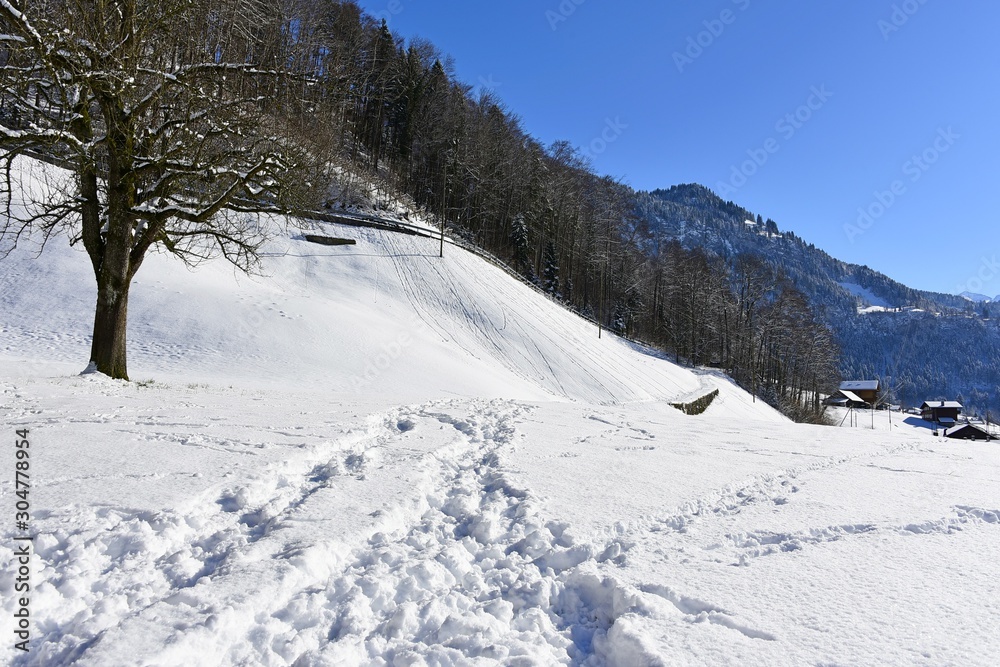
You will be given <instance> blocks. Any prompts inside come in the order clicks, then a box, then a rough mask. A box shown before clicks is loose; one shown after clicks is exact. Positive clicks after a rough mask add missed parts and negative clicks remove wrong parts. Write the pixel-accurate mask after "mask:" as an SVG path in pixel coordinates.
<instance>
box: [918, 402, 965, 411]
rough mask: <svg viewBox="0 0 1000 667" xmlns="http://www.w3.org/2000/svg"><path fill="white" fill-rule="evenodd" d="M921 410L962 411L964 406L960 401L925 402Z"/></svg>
mask: <svg viewBox="0 0 1000 667" xmlns="http://www.w3.org/2000/svg"><path fill="white" fill-rule="evenodd" d="M920 407H921V408H958V409H959V410H961V409H962V407H963V406H962V404H961V403H959V402H958V401H924V404H923V405H921V406H920Z"/></svg>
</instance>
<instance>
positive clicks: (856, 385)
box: [840, 380, 878, 391]
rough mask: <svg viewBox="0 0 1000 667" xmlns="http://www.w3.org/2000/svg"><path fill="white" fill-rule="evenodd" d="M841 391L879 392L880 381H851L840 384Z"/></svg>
mask: <svg viewBox="0 0 1000 667" xmlns="http://www.w3.org/2000/svg"><path fill="white" fill-rule="evenodd" d="M840 390H841V391H845V390H846V391H878V380H849V381H847V382H841V383H840Z"/></svg>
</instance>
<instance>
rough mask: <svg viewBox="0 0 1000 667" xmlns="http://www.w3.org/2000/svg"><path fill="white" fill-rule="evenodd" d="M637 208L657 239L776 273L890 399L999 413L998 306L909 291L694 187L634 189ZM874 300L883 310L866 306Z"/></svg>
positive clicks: (857, 374) (848, 372)
mask: <svg viewBox="0 0 1000 667" xmlns="http://www.w3.org/2000/svg"><path fill="white" fill-rule="evenodd" d="M636 210H637V212H638V215H639V216H640V217H641V218H642V219H643V220H645V221H646V223H647V224H648V225H649V227H650V229H651V233H652V235H653V237H654V238H656V239H657V242H658V243H664V242H668V243H669V242H677V243H680V244H682V245H683V246H684V247H688V248H701V249H704V250H706V251H708V252H711V253H714V254H716V255H718V256H719V257H721V258H723V260H724V261H730V262H731V261H733V259H734V258H735V257H738V256H740V255H742V254H751V255H755V256H757V257H760V258H762V259H763V260H764V261H765V262H766V263H767V264H769V265H770V266H772V267H774V269H775V270H777V271H780V272H781V273H783V274H784V275H785V276H786V277H787V278H788V279H789V280H790V281H791V282H792V283H793V284H794V285H795V286H796V287H797V288H798V289H799V290H801V291H802V292H803V293H804V294H805V295H807V297H808V298H809V302H810V303H811V304H812V306H813V307H814V308H815V309H816V311H817V312H818V313H820V316H821V318H822V320H823V321H824V322H825V323H827V324H828V325H829V326H830V327H831V329H832V330H833V331H834V332H835V333H836V339H837V341H838V343H839V344H840V347H841V350H842V356H841V360H840V370H841V372H842V373H843V375H844V377H850V378H859V379H860V378H867V379H873V378H880V379H882V380H883V381H884V384H885V386H887V387H888V388H889V390H890V393H891V396H887V398H889V399H891V400H894V401H902V402H904V403H906V404H908V405H919V404H920V402H922V401H923V400H927V399H943V398H948V399H955V398H957V399H958V400H961V401H963V402H964V403H966V404H967V406H968V407H969V408H970V409H972V410H974V411H978V412H980V413H984V412H986V411H989V410H992V411H993V412H994V414H995V413H996V412H998V411H1000V383H998V382H997V378H1000V307H998V306H1000V304H994V303H975V302H972V301H969V300H968V299H966V298H963V297H961V296H955V295H951V294H940V293H933V292H924V291H920V290H915V289H911V288H909V287H907V286H905V285H902V284H901V283H898V282H896V281H894V280H892V279H891V278H889V277H887V276H885V275H883V274H881V273H879V272H877V271H874V270H872V269H870V268H869V267H867V266H859V265H856V264H849V263H846V262H842V261H840V260H837V259H835V258H833V257H831V256H830V255H829V254H827V253H826V252H824V251H822V250H820V249H818V248H816V247H815V246H813V245H812V244H810V243H807V242H805V241H804V240H802V239H800V238H799V237H797V236H796V235H795V234H794V233H792V232H783V231H781V230H780V229H779V228H778V225H777V223H775V222H774V221H773V220H771V219H767V220H763V219H762V218H761V216H760V215H759V214H757V215H754V214H753V213H751V212H750V211H748V210H746V209H744V208H742V207H740V206H738V205H736V204H734V203H733V202H727V201H723V200H722V199H721V198H720V197H718V196H716V195H715V194H714V193H713V192H712V191H710V190H709V189H707V188H705V187H703V186H700V185H679V186H674V187H672V188H670V189H668V190H657V191H654V192H649V193H637V195H636ZM858 288H860V289H858ZM858 294H863V295H868V297H867V298H865V297H864V296H858ZM872 300H877V301H879V302H882V303H885V304H889V307H887V308H885V307H880V308H865V307H866V306H872V305H876V304H872V303H870V301H872ZM859 309H863V310H864V312H859Z"/></svg>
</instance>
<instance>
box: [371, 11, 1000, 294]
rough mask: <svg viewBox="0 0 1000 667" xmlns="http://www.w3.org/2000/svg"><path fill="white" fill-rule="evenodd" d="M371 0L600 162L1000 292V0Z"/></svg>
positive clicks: (537, 125) (907, 268)
mask: <svg viewBox="0 0 1000 667" xmlns="http://www.w3.org/2000/svg"><path fill="white" fill-rule="evenodd" d="M360 4H361V6H362V7H363V8H364V9H365V10H366V11H368V13H370V14H373V15H376V16H385V17H387V18H388V19H389V25H390V27H391V28H392V29H393V31H394V32H396V33H397V34H399V35H400V36H401V37H404V38H406V39H410V38H412V37H414V36H421V37H424V38H427V39H429V40H430V41H432V42H433V43H434V44H435V45H436V46H437V47H438V48H439V49H441V51H443V52H444V53H445V54H447V55H451V56H453V57H454V59H455V71H456V74H457V76H458V78H459V79H461V80H463V81H465V82H466V83H469V84H471V85H474V86H476V87H479V86H487V87H492V88H494V90H495V92H496V93H497V94H498V95H499V96H500V97H501V98H502V99H503V101H504V102H505V103H506V104H507V105H508V107H509V108H510V109H511V110H512V111H514V112H515V113H516V114H518V115H519V116H520V117H521V118H522V120H523V123H524V127H525V129H526V130H527V131H528V132H530V133H531V134H532V135H534V136H535V137H537V138H538V139H539V140H541V141H542V142H544V143H546V144H547V143H550V142H552V141H554V140H557V139H566V140H569V141H570V142H572V143H573V144H575V145H577V146H579V147H580V148H588V147H590V152H591V155H592V159H593V163H594V166H595V169H596V170H597V171H598V172H599V173H602V174H611V175H613V176H617V177H620V178H622V179H623V180H624V181H625V182H626V183H628V184H630V185H631V186H632V187H635V188H637V189H646V190H651V189H655V188H659V187H664V188H665V187H669V186H671V185H674V184H677V183H690V182H697V183H702V184H704V185H707V186H709V187H711V188H712V189H713V190H716V191H717V192H719V191H720V190H722V189H723V188H722V187H721V185H722V184H726V185H728V186H729V187H730V188H731V190H725V191H723V192H721V193H720V194H723V195H724V197H725V198H727V199H732V200H733V201H735V202H736V203H738V204H741V205H743V206H745V207H747V208H748V209H750V210H751V211H753V212H755V213H760V214H762V215H763V216H764V217H771V218H774V219H775V220H776V221H777V222H778V225H779V226H780V227H781V228H782V229H789V230H792V231H794V232H795V233H796V234H798V235H799V236H801V237H803V238H804V239H806V240H807V241H810V242H812V243H815V244H816V245H817V246H819V247H821V248H823V249H824V250H826V251H828V252H829V253H830V254H832V255H834V256H835V257H838V258H840V259H843V260H846V261H850V262H856V263H859V264H867V265H869V266H871V267H872V268H875V269H877V270H880V271H883V272H884V273H886V274H888V275H889V276H891V277H893V278H895V279H897V280H900V281H902V282H904V283H906V284H908V285H910V286H913V287H917V288H921V289H930V290H936V291H943V292H959V291H962V290H964V289H968V288H974V289H975V290H976V291H980V292H983V293H986V294H987V295H989V296H995V295H998V294H1000V266H997V265H996V264H995V263H994V262H993V260H994V258H997V259H1000V215H998V213H997V211H998V206H997V204H996V202H995V201H994V200H995V199H996V197H997V194H998V193H1000V187H998V185H1000V183H998V179H1000V168H998V164H997V156H998V155H1000V112H998V111H1000V104H998V103H1000V38H998V36H997V29H998V28H1000V3H998V2H996V1H995V0H965V1H963V2H947V1H946V0H923V1H922V2H921V0H846V1H844V2H792V1H790V0H789V1H786V2H780V3H779V2H765V1H764V0H710V1H705V0H698V1H695V0H689V1H682V0H676V1H671V2H654V1H652V0H650V1H648V2H609V1H607V0H504V1H503V2H485V1H483V0H434V1H433V2H430V1H428V0H364V1H363V2H361V3H360ZM904 19H905V20H904ZM706 22H707V25H706ZM699 42H700V44H699ZM692 44H694V46H692ZM678 54H680V56H678ZM816 91H818V92H819V93H820V94H817V92H816ZM810 103H811V105H812V107H813V108H812V109H810V108H808V105H809V104H810ZM803 105H806V106H805V107H804V108H802V107H803ZM788 114H792V119H791V120H788V119H787V118H786V116H787V115H788ZM795 114H798V118H795ZM609 121H610V122H611V124H612V125H616V126H617V128H618V129H611V128H609V127H608V123H609ZM602 133H603V134H604V135H605V136H606V137H608V138H613V139H614V140H613V141H611V142H607V143H604V140H603V138H602ZM769 139H770V140H771V141H768V140H769ZM595 140H596V141H595ZM914 156H916V157H917V158H918V159H917V160H914V159H913V158H914ZM921 156H923V157H921ZM753 157H756V158H757V162H762V163H763V164H760V165H759V166H758V165H757V164H754V163H752V162H747V161H748V160H751V159H752V158H753ZM764 158H766V160H765V159H764ZM734 168H735V170H736V171H735V175H734ZM744 177H745V178H744ZM737 186H738V187H737ZM893 189H895V191H896V192H895V193H893V192H892V191H893ZM880 199H881V202H880V201H879V200H880ZM859 208H861V209H863V210H866V211H867V212H868V214H869V217H867V218H861V219H860V224H859V217H860V215H859V212H858V209H859Z"/></svg>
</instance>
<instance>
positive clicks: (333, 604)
mask: <svg viewBox="0 0 1000 667" xmlns="http://www.w3.org/2000/svg"><path fill="white" fill-rule="evenodd" d="M335 230H336V228H335V227H331V228H330V231H331V232H334V231H335ZM336 232H337V233H339V234H341V235H345V236H352V237H354V238H357V239H358V245H357V246H355V247H347V248H328V247H323V246H316V245H311V244H308V243H305V242H304V241H302V240H300V239H298V238H297V237H296V236H295V234H294V233H292V234H290V235H286V236H284V237H282V238H280V239H279V240H277V241H275V242H273V243H272V244H271V245H270V247H269V256H268V257H267V258H266V261H265V269H266V275H265V276H262V277H258V278H253V279H250V278H246V277H242V276H235V275H234V274H233V272H232V270H231V269H228V268H227V267H226V266H225V265H223V264H221V263H210V264H208V265H206V266H204V267H202V268H200V269H199V270H197V271H194V272H191V271H188V270H186V269H184V268H183V267H182V266H181V265H179V264H178V263H176V262H174V261H172V260H170V259H168V258H165V257H159V256H154V257H151V258H150V259H149V260H147V264H145V265H144V266H143V268H142V270H141V271H140V273H139V275H138V283H139V284H138V285H136V287H135V289H134V290H133V293H132V297H131V302H130V313H129V314H130V323H131V325H130V331H129V335H130V359H129V363H130V374H131V376H132V378H133V380H135V382H133V383H124V382H119V381H114V380H110V379H108V378H106V377H104V376H100V375H96V374H89V375H79V371H80V370H82V369H83V367H84V366H85V365H86V359H87V354H88V350H89V330H90V327H91V317H92V307H93V303H92V301H93V299H94V288H93V279H92V277H91V276H90V275H89V271H90V268H89V265H88V263H87V261H86V259H85V256H84V255H83V254H81V253H80V252H78V251H77V250H72V249H69V248H68V247H66V244H65V242H64V241H62V240H60V241H58V242H57V243H55V244H53V245H52V247H51V248H50V249H49V250H47V251H46V253H45V254H43V255H42V256H41V257H40V258H39V259H35V258H34V256H33V254H32V253H30V252H21V251H19V252H18V253H16V254H15V255H13V256H11V257H10V258H8V259H7V260H4V261H2V262H0V392H2V408H0V414H2V423H3V427H4V428H5V429H7V436H8V440H12V439H13V437H14V431H15V429H19V428H28V429H30V434H29V435H30V442H31V459H30V460H31V479H32V490H31V504H32V517H31V532H32V533H34V534H35V535H36V537H35V539H34V554H33V556H32V561H31V563H32V575H31V583H32V588H33V590H32V592H31V601H30V610H31V615H32V617H31V632H32V640H31V644H30V649H31V650H30V652H29V653H27V654H23V653H21V652H20V651H17V650H15V649H14V641H15V639H14V634H13V630H14V624H15V619H14V617H13V613H14V611H15V609H16V604H17V602H16V597H17V596H16V595H15V593H14V579H13V572H14V571H15V569H16V559H15V557H14V548H15V542H14V539H13V538H14V536H15V535H19V534H21V533H20V532H19V531H17V530H15V526H14V521H13V518H14V516H13V515H14V500H15V497H14V494H13V491H14V485H13V476H14V453H13V451H14V450H13V447H12V446H8V447H7V448H5V449H4V451H5V452H6V454H5V456H6V458H7V464H6V468H5V469H6V471H7V472H5V473H3V475H2V476H0V493H2V495H3V507H5V508H6V511H7V518H6V519H4V521H3V522H2V524H0V571H2V573H3V574H2V576H0V594H2V601H3V609H2V611H0V614H2V617H0V637H3V638H4V640H3V643H2V644H0V661H3V662H4V663H5V664H15V665H29V664H30V665H65V664H80V665H257V664H261V665H290V664H295V665H299V666H306V665H369V664H371V665H490V664H503V665H560V664H570V665H604V664H607V665H660V664H664V665H674V664H676V665H688V664H690V665H719V664H732V665H833V664H841V665H848V664H849V665H856V664H879V665H946V664H953V665H994V664H997V662H998V660H1000V633H998V632H997V627H998V619H1000V578H998V577H997V554H998V553H1000V447H998V446H997V445H996V444H990V445H987V444H982V443H980V444H970V443H963V442H952V441H948V442H943V441H941V439H939V438H933V437H930V436H928V435H927V434H926V432H925V431H924V430H921V429H917V428H907V427H906V426H905V425H903V426H900V427H895V428H893V429H892V430H889V429H888V428H886V429H881V430H874V431H873V430H870V429H864V428H850V429H849V428H842V429H836V428H829V427H808V426H798V425H794V424H791V423H789V422H788V421H786V420H785V419H783V418H782V417H780V416H779V415H777V414H776V413H775V412H773V411H772V410H770V409H769V408H767V407H766V406H764V405H762V404H761V403H759V402H754V401H753V400H752V398H751V397H750V396H748V395H747V394H746V393H744V392H742V391H740V390H739V389H738V388H736V387H734V386H733V385H732V384H730V383H729V382H727V381H726V380H725V379H724V378H721V377H719V376H717V375H713V374H707V373H706V374H700V373H693V372H691V371H689V370H686V369H682V368H678V367H676V366H674V365H672V364H671V363H669V362H668V361H665V360H662V359H659V358H657V357H656V356H655V355H651V354H649V353H648V352H646V351H644V350H642V349H640V348H638V347H636V346H634V345H632V344H629V343H627V342H625V341H622V340H620V339H617V338H615V337H613V336H608V335H607V334H605V335H604V336H603V337H602V338H600V339H598V337H597V331H596V330H595V329H594V328H593V327H592V326H591V325H589V324H587V323H586V322H584V321H582V320H580V319H579V318H577V317H575V316H574V315H572V314H569V313H567V312H566V311H564V310H562V309H560V308H559V307H558V306H556V305H555V304H553V303H551V302H550V301H548V300H547V299H546V298H545V297H543V296H541V295H539V294H537V293H536V292H534V291H532V290H530V289H528V288H527V287H525V286H523V285H521V284H520V283H518V282H517V281H515V280H513V279H511V278H510V277H508V276H507V275H506V274H504V273H503V272H502V271H500V270H498V269H496V268H495V267H493V266H491V265H489V264H487V263H485V262H483V261H482V260H480V259H478V258H476V257H474V256H472V255H470V254H468V253H465V252H464V251H462V250H459V249H457V248H453V247H449V248H447V249H446V252H445V258H444V259H443V260H441V259H438V258H437V257H436V254H437V244H436V243H435V242H433V241H430V240H426V239H420V238H411V237H404V236H397V235H393V234H389V233H383V232H377V231H373V230H356V229H350V230H346V229H340V230H336ZM715 387H718V388H719V389H720V391H721V395H720V397H719V399H718V400H716V402H715V403H714V404H713V405H712V406H711V407H710V408H709V410H708V411H707V412H706V413H705V414H704V415H701V416H697V417H695V416H685V415H683V414H681V413H680V412H679V411H677V410H675V409H674V408H671V407H670V406H669V405H668V404H667V401H669V400H675V399H681V398H686V397H692V396H697V395H700V394H701V393H704V392H706V391H708V390H710V389H712V388H715Z"/></svg>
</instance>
